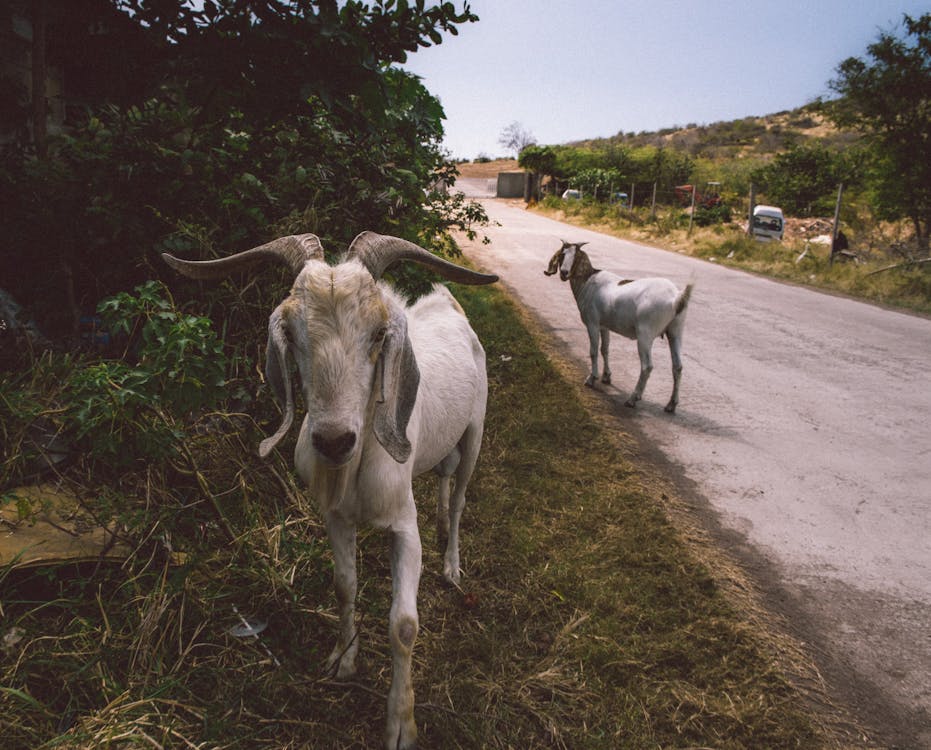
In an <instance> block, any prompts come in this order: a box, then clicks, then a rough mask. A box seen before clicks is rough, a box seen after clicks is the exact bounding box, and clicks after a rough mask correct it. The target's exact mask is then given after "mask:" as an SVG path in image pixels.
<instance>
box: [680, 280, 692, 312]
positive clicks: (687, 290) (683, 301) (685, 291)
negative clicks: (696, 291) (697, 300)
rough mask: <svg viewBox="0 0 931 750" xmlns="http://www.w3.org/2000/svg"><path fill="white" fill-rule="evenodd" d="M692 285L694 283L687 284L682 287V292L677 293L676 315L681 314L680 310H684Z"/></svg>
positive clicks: (690, 294)
mask: <svg viewBox="0 0 931 750" xmlns="http://www.w3.org/2000/svg"><path fill="white" fill-rule="evenodd" d="M693 286H695V285H694V284H689V285H688V286H686V287H685V289H683V290H682V292H681V293H680V294H679V296H678V297H677V298H676V315H677V316H678V315H681V314H682V311H683V310H685V308H686V307H687V306H688V304H689V297H691V296H692V287H693Z"/></svg>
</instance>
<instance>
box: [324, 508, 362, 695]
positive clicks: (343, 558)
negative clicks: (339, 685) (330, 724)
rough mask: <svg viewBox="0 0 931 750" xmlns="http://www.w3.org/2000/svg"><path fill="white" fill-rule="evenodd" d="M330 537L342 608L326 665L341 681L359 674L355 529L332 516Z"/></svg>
mask: <svg viewBox="0 0 931 750" xmlns="http://www.w3.org/2000/svg"><path fill="white" fill-rule="evenodd" d="M326 527H327V535H328V536H329V538H330V546H331V547H332V549H333V571H334V572H333V584H334V588H335V589H336V604H337V607H338V609H339V636H338V638H337V640H336V646H335V647H334V649H333V652H332V653H331V654H330V657H329V658H328V659H327V662H326V666H327V671H328V672H334V671H335V673H336V677H338V678H339V679H345V678H347V677H351V676H352V675H354V674H355V673H356V654H357V653H358V651H359V637H358V636H359V634H358V633H357V632H356V626H355V613H356V588H357V580H356V528H355V526H353V525H352V524H350V523H347V522H346V521H345V520H343V519H342V518H340V517H339V516H336V515H335V514H332V513H331V514H329V515H328V516H327V519H326Z"/></svg>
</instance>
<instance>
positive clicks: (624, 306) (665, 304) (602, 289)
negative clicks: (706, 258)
mask: <svg viewBox="0 0 931 750" xmlns="http://www.w3.org/2000/svg"><path fill="white" fill-rule="evenodd" d="M679 294H680V293H679V289H678V288H677V287H676V285H675V284H673V283H672V282H671V281H670V280H669V279H665V278H661V277H649V278H645V279H636V280H634V281H631V280H629V279H622V278H621V277H620V276H618V275H616V274H613V273H610V272H608V271H599V272H598V273H596V274H595V275H593V276H592V277H591V278H590V279H589V281H588V283H587V284H586V287H585V289H583V290H582V294H581V295H580V299H579V312H580V313H581V315H582V320H583V321H584V322H585V323H586V324H588V323H590V322H591V323H593V324H595V325H598V326H599V327H600V328H609V329H610V330H612V331H614V332H615V333H618V334H620V335H621V336H626V337H627V338H631V339H635V338H637V337H638V335H641V334H648V335H651V336H653V337H655V336H658V335H659V334H660V333H661V332H662V331H664V330H665V329H666V327H667V326H668V325H669V324H670V323H671V322H672V320H673V318H675V316H676V305H677V300H678V298H679ZM586 316H588V317H586Z"/></svg>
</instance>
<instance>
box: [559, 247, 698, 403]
mask: <svg viewBox="0 0 931 750" xmlns="http://www.w3.org/2000/svg"><path fill="white" fill-rule="evenodd" d="M587 244H588V243H587V242H574V243H573V242H566V241H565V240H563V241H562V247H561V248H559V250H558V251H556V254H555V255H553V257H552V258H551V259H550V263H549V267H548V268H547V269H546V270H545V271H544V272H543V273H545V274H546V275H547V276H552V275H554V274H555V273H556V272H557V271H559V278H560V279H562V280H563V281H568V282H569V286H570V287H571V288H572V294H573V295H574V296H575V302H576V305H578V308H579V314H580V315H581V317H582V322H583V323H584V324H585V328H586V329H587V330H588V339H589V344H590V349H589V354H590V355H591V360H592V371H591V374H590V375H589V376H588V378H586V380H585V385H587V386H590V387H594V385H595V381H596V380H597V379H598V344H599V339H600V341H601V358H602V361H603V363H604V370H603V372H602V376H601V382H602V383H606V384H608V383H610V382H611V368H610V367H609V366H608V341H609V340H608V337H609V335H610V332H611V331H614V332H615V333H619V334H621V336H626V337H627V338H629V339H635V340H636V342H637V352H638V353H639V355H640V378H639V379H638V380H637V386H636V388H634V391H633V393H631V394H630V397H629V398H628V399H627V401H625V402H624V403H625V405H626V406H631V407H633V406H636V405H637V402H638V401H639V400H640V399H641V398H642V397H643V389H644V388H645V387H646V384H647V380H649V378H650V373H651V372H652V371H653V358H652V353H651V352H652V349H653V341H654V339H656V337H657V336H664V335H665V336H666V338H667V339H668V341H669V353H670V355H672V380H673V386H672V396H671V397H670V399H669V403H667V404H666V411H667V412H669V413H670V414H673V413H675V411H676V406H677V405H678V403H679V382H680V380H681V379H682V333H683V329H684V328H685V313H686V309H687V307H688V303H689V297H690V296H691V294H692V284H689V285H688V286H686V287H685V289H683V290H682V291H679V289H678V288H677V287H676V285H675V284H673V283H672V282H671V281H669V279H663V278H658V277H654V278H647V279H638V280H636V281H634V280H631V279H622V278H621V277H620V276H618V275H616V274H613V273H610V272H609V271H602V270H600V269H597V268H594V267H593V266H592V263H591V260H590V259H589V257H588V254H587V253H586V252H585V251H584V250H582V245H587Z"/></svg>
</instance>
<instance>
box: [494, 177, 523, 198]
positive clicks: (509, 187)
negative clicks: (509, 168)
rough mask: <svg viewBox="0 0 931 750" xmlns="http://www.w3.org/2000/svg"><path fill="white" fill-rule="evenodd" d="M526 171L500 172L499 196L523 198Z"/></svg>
mask: <svg viewBox="0 0 931 750" xmlns="http://www.w3.org/2000/svg"><path fill="white" fill-rule="evenodd" d="M526 179H527V173H526V172H498V197H499V198H523V197H524V183H525V181H526Z"/></svg>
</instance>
